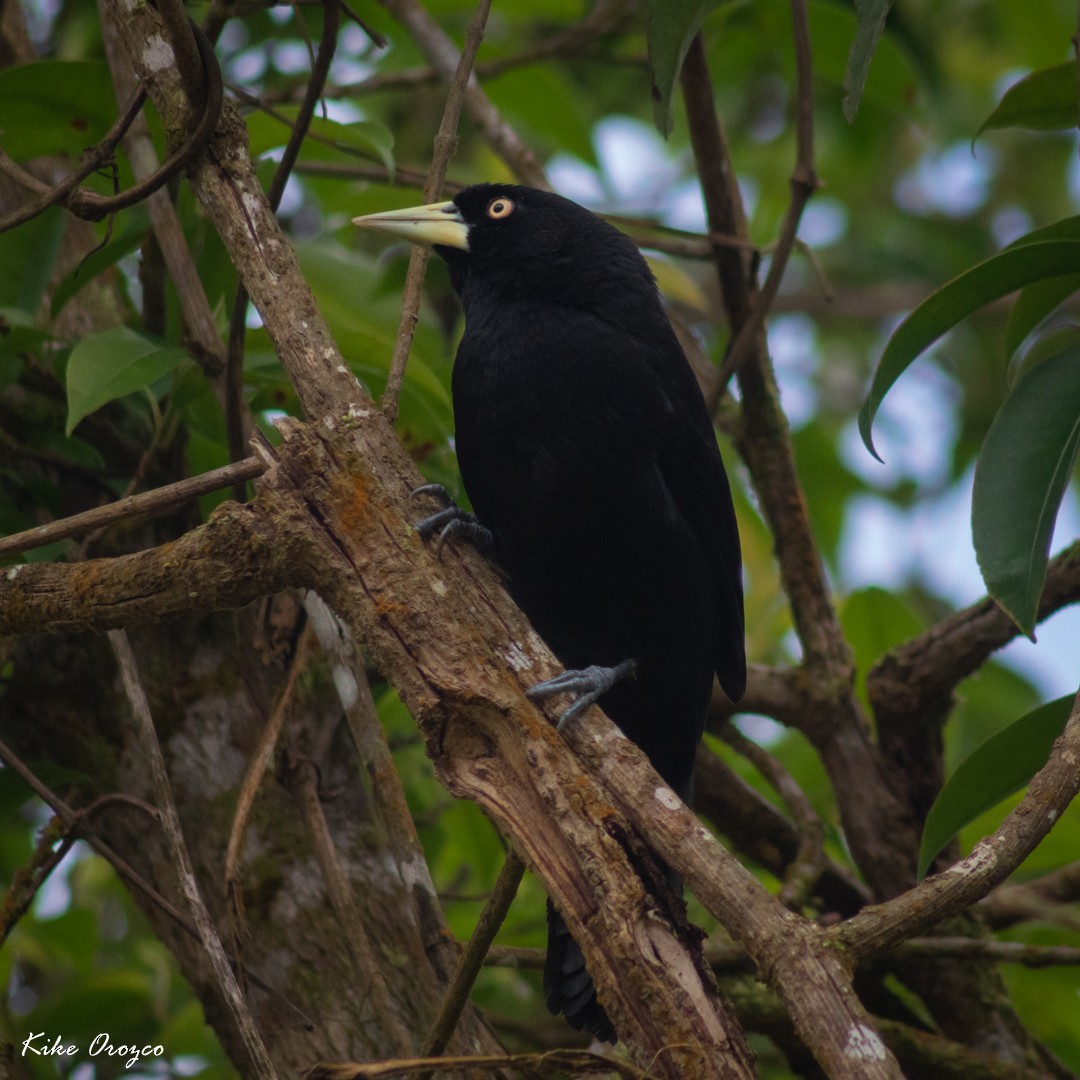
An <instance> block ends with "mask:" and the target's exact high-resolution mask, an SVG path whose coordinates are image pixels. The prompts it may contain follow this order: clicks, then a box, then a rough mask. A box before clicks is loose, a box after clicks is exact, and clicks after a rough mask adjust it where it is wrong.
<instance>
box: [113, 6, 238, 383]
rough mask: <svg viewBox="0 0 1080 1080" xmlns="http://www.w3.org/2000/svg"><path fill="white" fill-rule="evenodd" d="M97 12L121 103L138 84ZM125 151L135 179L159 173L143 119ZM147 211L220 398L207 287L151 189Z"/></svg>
mask: <svg viewBox="0 0 1080 1080" xmlns="http://www.w3.org/2000/svg"><path fill="white" fill-rule="evenodd" d="M98 13H99V15H100V18H101V25H102V36H103V43H104V46H105V56H106V59H107V60H108V63H109V70H110V73H111V75H112V80H113V87H114V91H115V93H116V97H117V100H118V101H120V100H122V99H123V98H125V97H126V96H127V95H128V94H130V93H131V92H132V90H133V89H135V88H136V87H137V86H138V80H137V79H136V78H135V73H134V71H133V70H132V67H131V59H130V56H129V55H128V51H127V49H126V48H125V46H124V43H123V41H122V40H121V39H120V31H119V28H118V27H117V26H116V23H115V21H114V20H113V18H112V17H111V15H110V12H109V7H108V5H107V4H106V3H105V2H104V0H98ZM185 29H186V27H185ZM124 150H125V152H126V153H127V157H128V161H129V162H130V164H131V170H132V173H133V174H134V176H135V178H136V179H137V180H143V179H145V178H147V177H149V176H152V175H154V173H155V172H156V171H157V169H158V166H159V164H160V163H159V161H158V156H157V151H156V150H155V149H154V142H153V139H152V138H151V136H150V129H149V125H148V124H147V122H146V118H145V116H142V115H140V116H139V117H138V118H137V119H136V120H135V123H133V124H132V125H131V130H130V131H129V132H128V133H127V135H126V136H125V138H124ZM146 208H147V211H148V212H149V215H150V225H151V228H152V229H153V235H154V237H155V238H156V239H157V243H158V247H159V248H160V250H161V257H162V259H163V260H164V263H165V266H166V268H167V269H168V272H169V277H170V278H171V279H172V282H173V284H174V286H175V287H176V295H177V299H178V300H179V302H180V311H181V313H182V315H183V320H184V329H185V334H186V336H187V338H188V339H189V340H188V341H186V342H185V345H186V347H187V349H188V352H189V354H190V355H191V357H192V358H193V359H194V360H195V362H196V363H197V364H198V365H199V366H200V367H201V368H202V369H203V371H204V372H205V373H206V375H207V377H208V378H209V379H210V380H211V385H212V386H213V387H214V389H215V391H216V392H218V393H219V395H220V396H223V395H221V387H220V379H219V378H218V376H219V375H220V374H221V372H222V370H223V369H224V366H225V350H224V347H223V345H222V342H221V334H220V333H219V332H218V328H217V324H216V322H215V320H214V312H213V309H212V308H211V306H210V301H209V300H208V299H207V296H206V289H205V288H204V287H203V284H202V281H201V280H200V278H199V270H198V267H197V266H196V264H195V258H194V256H193V255H192V254H191V249H190V248H189V247H188V242H187V238H186V236H185V234H184V230H183V227H182V226H181V224H180V216H179V213H178V212H177V209H176V206H175V205H174V204H173V201H172V199H171V198H170V197H169V193H168V191H165V190H158V191H155V192H153V193H152V194H151V195H150V196H148V197H147V200H146Z"/></svg>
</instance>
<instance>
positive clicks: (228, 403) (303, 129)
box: [225, 0, 341, 501]
mask: <svg viewBox="0 0 1080 1080" xmlns="http://www.w3.org/2000/svg"><path fill="white" fill-rule="evenodd" d="M298 21H299V22H301V24H302V20H299V19H298ZM340 25H341V3H340V0H326V3H325V4H324V5H323V28H322V36H321V38H320V39H319V52H318V55H317V56H316V57H315V60H314V62H313V63H312V68H311V78H310V79H309V80H308V84H307V89H306V90H305V91H304V100H303V102H302V103H301V105H300V110H299V112H298V113H297V116H296V120H295V121H293V123H292V124H291V127H292V131H291V132H290V134H289V141H288V142H287V143H286V144H285V150H284V152H283V154H282V156H281V161H279V162H278V166H277V168H276V169H275V170H274V177H273V179H272V180H271V181H270V188H269V190H268V191H267V193H266V199H267V201H268V202H269V204H270V208H271V210H273V211H274V212H275V213H276V212H277V208H278V206H279V205H280V204H281V197H282V195H284V193H285V185H286V184H287V183H288V181H289V176H290V175H291V174H292V170H293V167H294V166H295V165H296V159H297V158H298V157H299V156H300V148H301V147H302V146H303V144H304V138H305V137H306V135H307V131H308V128H309V127H310V126H311V118H312V116H314V115H315V106H316V105H317V104H318V102H319V98H320V97H321V95H322V92H323V87H324V86H325V85H326V79H327V77H328V75H329V74H330V64H331V62H332V61H333V59H334V50H335V48H336V46H337V33H338V28H339V26H340ZM247 308H248V290H247V286H246V285H245V284H244V281H243V279H241V280H240V281H239V282H238V284H237V286H236V295H235V296H234V297H233V305H232V312H231V313H230V316H229V337H228V347H227V349H226V353H225V428H226V438H227V441H228V444H229V456H230V457H231V458H232V459H233V460H234V461H237V460H239V458H240V456H241V455H242V454H243V453H244V447H245V446H246V445H247V442H248V438H249V436H250V432H249V426H250V425H249V423H248V422H246V421H247V420H248V418H247V415H246V410H245V409H244V391H243V387H244V341H245V336H246V334H245V332H246V329H247V325H246V324H247ZM234 497H235V498H236V499H237V501H240V500H241V499H242V498H243V493H242V491H241V490H240V489H239V488H237V489H234Z"/></svg>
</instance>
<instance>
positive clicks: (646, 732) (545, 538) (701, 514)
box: [357, 184, 746, 1040]
mask: <svg viewBox="0 0 1080 1080" xmlns="http://www.w3.org/2000/svg"><path fill="white" fill-rule="evenodd" d="M357 221H358V223H359V224H364V225H368V226H371V227H374V228H380V229H383V230H385V231H390V232H395V233H399V234H401V235H405V236H408V237H409V238H410V239H413V240H415V241H417V242H421V243H423V242H427V243H432V244H434V246H435V251H436V252H437V253H438V254H439V255H440V256H442V258H443V259H444V260H445V261H446V264H447V266H448V267H449V271H450V279H451V282H452V284H453V287H454V289H455V291H456V292H457V294H458V296H459V297H460V299H461V303H462V306H463V307H464V311H465V332H464V336H463V337H462V339H461V344H460V345H459V347H458V353H457V359H456V361H455V364H454V372H453V400H454V421H455V432H456V444H457V454H458V461H459V464H460V467H461V475H462V480H463V482H464V485H465V490H466V491H467V492H468V495H469V498H470V500H471V501H472V505H473V508H474V510H475V512H476V515H477V518H478V520H479V522H480V524H481V525H483V526H484V527H486V529H488V530H490V533H491V537H492V542H493V550H494V554H495V557H496V559H497V560H498V562H499V563H500V564H501V565H502V567H503V568H504V569H505V570H506V572H507V574H508V577H509V582H510V588H511V591H512V593H513V595H514V597H515V599H516V600H517V602H518V603H519V605H520V606H521V608H522V610H523V611H524V612H525V613H526V614H527V615H528V616H529V618H530V620H531V621H532V623H533V625H534V626H535V627H536V629H537V630H538V631H539V633H540V634H541V636H542V637H543V638H544V640H545V641H546V642H547V643H548V645H549V646H550V647H551V649H552V651H553V652H554V653H555V655H556V656H557V657H558V658H559V660H560V661H561V662H562V663H563V664H564V665H566V667H567V668H568V669H575V670H578V669H585V668H588V667H590V666H591V665H599V666H601V667H604V668H613V667H615V666H616V665H619V664H621V663H622V662H624V661H627V660H633V661H634V662H635V664H636V669H635V672H634V675H633V677H631V678H621V679H619V681H617V682H616V683H615V684H614V685H613V686H612V687H611V688H610V689H608V690H606V692H603V693H602V694H600V696H599V699H598V701H599V704H600V706H601V707H602V708H603V709H604V711H605V712H606V713H607V715H608V716H610V717H611V719H612V720H613V721H614V722H615V723H616V724H618V725H619V727H620V728H621V729H622V730H623V732H625V734H626V735H627V736H629V737H630V738H631V739H632V740H633V741H634V742H636V743H637V744H638V745H639V746H640V747H641V749H642V750H643V751H644V752H645V753H646V754H647V755H648V757H649V759H650V760H651V761H652V763H653V765H654V767H655V768H656V769H657V771H658V772H659V773H660V775H661V776H663V778H664V779H665V780H666V781H667V783H669V784H670V785H671V786H672V787H673V788H674V790H676V791H677V792H678V793H679V794H680V795H681V796H683V797H684V798H688V797H689V793H690V781H691V774H692V770H693V760H694V752H695V749H696V747H697V744H698V742H699V740H700V738H701V733H702V728H703V725H704V720H705V712H706V708H707V705H708V701H709V696H710V691H711V687H712V679H713V674H714V673H715V674H716V675H717V676H718V677H719V680H720V685H721V686H722V687H723V689H724V691H725V693H726V694H727V695H728V697H729V698H731V699H732V700H735V701H737V700H738V699H739V698H740V697H741V696H742V693H743V689H744V686H745V677H746V676H745V672H746V666H745V655H744V646H743V613H742V584H741V561H740V552H739V536H738V532H737V528H736V523H735V515H734V511H733V508H732V503H731V494H730V491H729V489H728V482H727V477H726V475H725V472H724V466H723V463H722V462H721V459H720V454H719V451H718V450H717V446H716V439H715V436H714V433H713V429H712V425H711V423H710V420H709V417H708V414H707V411H706V408H705V404H704V401H703V399H702V396H701V392H700V390H699V388H698V385H697V382H696V380H695V378H694V375H693V373H692V371H691V369H690V366H689V364H688V363H687V361H686V358H685V356H684V355H683V351H682V349H681V347H680V345H679V343H678V340H677V339H676V337H675V334H674V332H673V331H672V329H671V325H670V323H669V322H668V319H667V316H666V315H665V313H664V310H663V307H662V305H661V302H660V297H659V294H658V292H657V288H656V284H655V282H654V280H653V276H652V273H651V272H650V270H649V268H648V266H647V264H646V262H645V260H644V259H643V258H642V256H641V254H640V252H639V251H638V249H637V247H636V246H635V245H634V243H633V242H632V241H631V240H629V239H628V238H627V237H626V236H624V235H623V234H622V233H620V232H619V231H618V230H617V229H615V228H614V227H612V226H611V225H609V224H607V223H606V222H604V221H603V220H602V219H600V218H599V217H597V216H596V215H594V214H592V213H590V212H589V211H587V210H585V209H584V208H582V207H580V206H578V205H577V204H576V203H573V202H570V201H569V200H567V199H564V198H562V197H560V196H557V195H553V194H550V193H547V192H542V191H537V190H534V189H531V188H525V187H519V186H513V185H503V184H480V185H477V186H475V187H470V188H467V189H466V190H464V191H462V192H461V193H460V194H459V195H457V196H456V197H455V198H454V200H453V202H451V203H443V204H437V205H435V206H431V207H418V208H416V209H415V210H408V211H396V212H393V213H391V214H386V215H371V216H370V217H368V218H360V219H357ZM549 930H550V933H549V949H548V960H547V966H546V968H545V992H546V995H547V1001H548V1004H549V1006H550V1007H551V1008H552V1010H553V1011H556V1012H564V1013H565V1015H566V1017H567V1019H568V1020H569V1022H570V1023H571V1024H572V1025H573V1026H574V1027H575V1028H578V1029H579V1030H580V1029H581V1028H585V1029H587V1030H589V1031H591V1032H593V1033H594V1034H596V1035H598V1036H599V1037H600V1038H603V1039H608V1040H611V1039H613V1038H614V1031H613V1029H612V1027H611V1024H610V1022H609V1021H608V1018H607V1016H606V1014H605V1013H604V1011H603V1009H602V1007H601V1006H600V1005H599V1003H598V1002H597V1001H596V997H595V991H594V989H593V986H592V982H591V980H590V979H589V977H588V974H587V972H586V971H585V968H584V960H583V958H582V955H581V952H580V950H579V949H578V948H577V945H576V944H575V943H574V941H573V939H572V938H571V937H570V935H569V933H568V932H567V930H566V926H565V924H564V923H563V921H562V919H561V918H560V917H559V916H558V914H557V913H556V912H554V911H553V910H551V909H550V907H549Z"/></svg>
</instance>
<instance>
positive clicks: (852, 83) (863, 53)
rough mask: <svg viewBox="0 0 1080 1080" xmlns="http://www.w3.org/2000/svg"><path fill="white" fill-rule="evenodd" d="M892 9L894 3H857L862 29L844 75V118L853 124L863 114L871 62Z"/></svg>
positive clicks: (858, 0) (857, 0)
mask: <svg viewBox="0 0 1080 1080" xmlns="http://www.w3.org/2000/svg"><path fill="white" fill-rule="evenodd" d="M890 7H892V0H855V14H856V16H857V17H858V20H859V27H858V30H857V31H856V32H855V40H854V41H853V42H852V43H851V51H850V52H849V53H848V62H847V70H846V71H845V72H844V91H845V93H844V119H845V120H847V122H848V123H849V124H850V123H851V122H852V121H853V120H854V119H855V114H856V113H857V112H858V111H859V102H860V101H861V100H862V92H863V87H864V86H865V85H866V76H867V75H868V74H869V73H870V61H871V60H872V59H873V58H874V50H875V49H876V48H877V43H878V41H879V40H880V39H881V34H882V32H883V31H884V29H885V19H886V17H887V16H888V14H889V8H890Z"/></svg>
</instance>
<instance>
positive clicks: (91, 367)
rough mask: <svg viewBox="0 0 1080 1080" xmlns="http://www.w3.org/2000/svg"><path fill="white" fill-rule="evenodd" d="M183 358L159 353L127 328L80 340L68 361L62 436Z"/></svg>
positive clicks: (171, 351)
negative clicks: (64, 423) (94, 412)
mask: <svg viewBox="0 0 1080 1080" xmlns="http://www.w3.org/2000/svg"><path fill="white" fill-rule="evenodd" d="M186 356H187V353H185V352H184V350H183V349H176V348H166V349H163V348H162V347H161V346H160V344H159V343H158V342H156V341H153V340H151V339H150V338H147V337H143V336H142V334H137V333H136V332H135V331H134V330H129V329H128V328H127V327H120V328H118V329H116V330H105V331H102V332H101V333H100V334H90V335H88V336H87V337H84V338H83V339H82V341H80V342H79V343H78V345H76V346H75V348H74V349H72V350H71V358H70V360H69V361H68V368H67V391H68V419H67V428H66V434H68V435H70V434H71V432H72V431H73V430H74V428H75V425H76V424H77V423H78V422H79V421H80V420H81V419H82V418H83V417H84V416H86V415H87V413H91V412H93V411H94V410H95V409H99V408H101V406H102V405H104V404H105V403H106V402H108V401H113V400H115V399H116V398H119V397H123V396H124V395H125V394H131V393H134V391H136V390H141V389H142V388H143V387H144V386H149V385H150V384H151V383H152V382H156V381H157V380H158V379H160V378H161V377H162V376H163V375H167V374H168V373H169V372H170V371H172V370H173V368H175V367H176V365H177V364H179V363H180V361H181V360H183V359H184V358H185V357H186Z"/></svg>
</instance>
